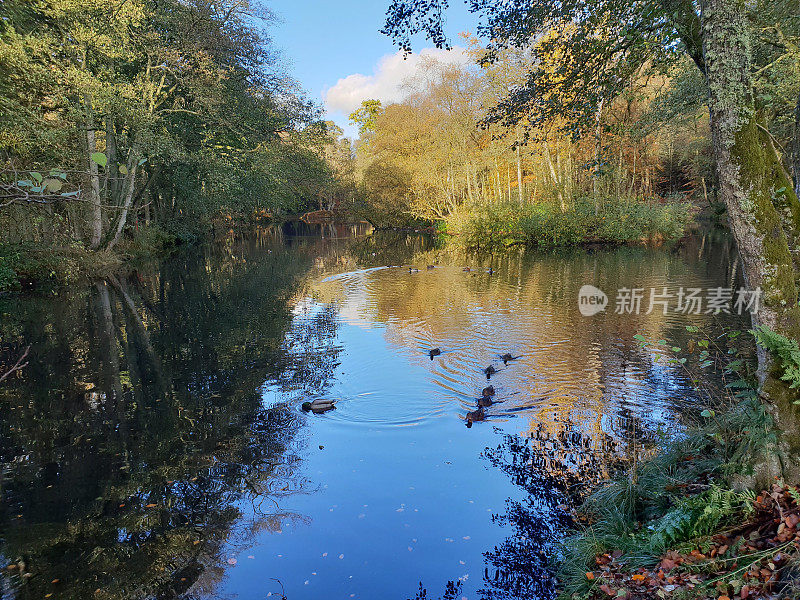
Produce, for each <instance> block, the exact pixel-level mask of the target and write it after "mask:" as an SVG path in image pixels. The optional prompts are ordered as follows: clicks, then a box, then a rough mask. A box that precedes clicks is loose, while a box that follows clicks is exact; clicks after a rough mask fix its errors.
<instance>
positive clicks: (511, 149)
mask: <svg viewBox="0 0 800 600" xmlns="http://www.w3.org/2000/svg"><path fill="white" fill-rule="evenodd" d="M469 43H470V54H471V56H472V58H473V59H474V64H471V65H466V66H459V65H452V64H443V63H438V62H435V61H429V62H427V63H425V64H424V65H423V68H422V70H421V71H420V73H419V74H418V75H417V76H416V77H415V78H413V79H411V80H409V81H407V82H406V86H407V87H408V89H409V90H411V91H412V93H411V94H410V95H409V96H408V98H407V99H406V100H404V101H403V102H400V103H396V104H390V105H388V106H385V107H382V106H379V105H376V104H370V106H369V107H368V106H367V103H366V102H365V104H364V105H363V106H362V108H361V109H359V111H356V112H355V113H353V115H352V119H353V121H354V122H356V123H366V122H367V121H366V118H367V115H369V117H368V125H367V126H365V127H363V128H362V140H361V142H360V151H359V153H358V155H357V159H356V162H357V164H358V169H357V172H358V173H359V176H360V178H361V180H362V182H363V185H364V186H365V188H368V189H369V190H371V191H369V192H368V193H367V194H366V197H367V202H368V203H371V204H372V205H373V206H372V208H373V209H374V210H373V212H375V211H377V212H380V206H381V205H385V206H387V207H388V206H391V208H390V210H391V212H392V213H393V214H394V215H395V216H394V217H393V218H392V221H395V222H396V221H397V217H398V215H399V214H402V212H403V211H404V212H405V213H406V215H407V218H410V217H414V218H423V219H428V220H432V219H433V220H435V219H444V218H446V217H448V215H450V214H452V213H454V212H455V211H458V210H459V209H460V207H463V206H473V207H475V206H478V205H481V204H487V203H512V204H515V205H526V204H530V203H540V202H551V203H553V204H554V205H555V206H556V210H560V211H561V212H566V211H568V210H571V208H572V207H573V206H574V204H575V201H576V200H578V199H580V198H588V197H592V198H593V201H594V202H595V209H596V211H598V210H600V209H601V208H602V206H603V204H604V203H606V202H608V201H609V200H610V199H612V198H615V197H623V196H624V197H626V198H637V197H638V198H652V197H654V196H662V197H683V196H684V195H686V194H690V193H692V192H693V191H698V192H701V191H702V189H703V185H704V184H705V182H706V181H708V180H709V179H710V173H709V172H708V171H707V164H708V160H707V154H708V152H709V149H710V142H709V139H708V118H707V117H704V116H703V114H702V112H701V108H702V107H701V105H700V104H698V103H692V102H690V103H686V104H684V105H680V106H675V105H677V104H678V100H677V99H676V98H675V97H674V96H675V91H674V90H676V89H677V88H678V85H679V84H680V81H681V79H680V77H681V74H682V73H683V72H684V71H685V66H683V67H680V68H677V69H676V70H675V71H674V72H673V73H672V74H671V75H669V76H667V75H663V74H661V75H658V74H653V75H649V76H648V75H644V74H643V75H641V76H637V77H636V78H634V79H632V80H631V81H629V82H628V85H627V88H626V89H625V91H624V93H623V94H622V95H620V96H619V97H618V98H615V99H613V100H612V99H609V100H608V101H607V102H605V103H604V104H603V106H602V107H601V108H600V109H599V110H598V111H597V113H596V114H595V116H594V123H593V124H592V127H591V129H590V130H589V131H588V132H586V134H584V135H578V136H571V135H569V134H568V132H565V130H567V129H568V128H569V127H572V126H574V124H575V121H574V120H572V121H570V120H569V118H568V115H560V116H556V115H555V114H553V115H552V116H551V117H550V118H549V119H548V120H539V121H536V122H534V120H532V119H521V120H520V121H518V122H510V121H509V122H508V123H506V122H501V121H497V120H494V119H493V118H492V116H491V113H490V110H491V109H492V108H493V107H496V106H497V105H498V103H499V102H502V101H503V99H504V98H506V97H507V95H508V94H509V93H510V91H512V90H515V89H517V88H519V86H521V85H524V82H525V76H526V67H525V65H526V64H527V62H526V61H528V60H530V57H529V55H530V52H531V51H530V50H519V51H517V50H512V49H508V50H504V51H503V52H502V53H501V55H499V56H498V57H497V60H496V61H493V62H492V61H490V60H489V59H488V56H489V55H488V53H487V50H486V49H484V48H481V47H480V46H479V45H478V44H477V42H476V41H475V40H469ZM369 102H372V101H369ZM665 104H668V105H670V106H673V107H674V110H673V111H672V112H669V113H667V111H665V110H664V105H665ZM370 108H372V110H371V112H368V111H369V110H370ZM390 172H391V173H392V174H393V178H394V179H395V180H397V181H398V185H396V187H395V188H394V191H395V194H394V197H391V199H390V196H392V189H391V187H389V186H386V185H384V182H385V181H386V177H387V174H388V173H390ZM400 180H402V182H400ZM708 183H709V185H710V183H711V182H710V181H708ZM378 189H380V192H379V196H380V200H379V199H378V197H377V196H375V193H378V192H377V190H378ZM398 211H400V213H398Z"/></svg>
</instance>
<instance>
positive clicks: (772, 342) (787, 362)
mask: <svg viewBox="0 0 800 600" xmlns="http://www.w3.org/2000/svg"><path fill="white" fill-rule="evenodd" d="M751 333H752V334H753V335H754V336H755V338H756V341H757V342H758V344H759V345H761V346H762V347H764V348H765V349H766V350H768V351H769V353H770V354H771V355H772V356H773V357H774V358H775V360H776V361H777V363H778V365H779V367H780V370H781V371H782V373H781V379H782V380H783V381H786V382H788V383H789V387H790V388H800V346H798V345H797V340H790V339H789V338H787V337H784V336H782V335H781V334H779V333H776V332H774V331H772V330H771V329H770V328H769V327H767V326H766V325H759V326H757V327H755V328H754V329H753V330H752V331H751Z"/></svg>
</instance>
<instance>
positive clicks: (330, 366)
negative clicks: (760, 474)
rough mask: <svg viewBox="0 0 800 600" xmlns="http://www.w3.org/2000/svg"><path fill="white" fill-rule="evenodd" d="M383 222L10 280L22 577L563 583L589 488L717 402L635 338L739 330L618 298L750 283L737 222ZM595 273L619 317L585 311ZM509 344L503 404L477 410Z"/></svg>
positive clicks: (10, 431)
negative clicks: (436, 235) (56, 285)
mask: <svg viewBox="0 0 800 600" xmlns="http://www.w3.org/2000/svg"><path fill="white" fill-rule="evenodd" d="M363 233H364V231H363V229H362V228H360V227H345V226H336V227H326V228H324V229H317V230H313V229H306V228H302V227H298V226H295V225H293V226H285V227H284V228H274V229H268V230H262V231H260V232H258V233H256V234H253V235H249V236H246V237H245V238H244V239H237V238H228V239H225V240H220V241H218V242H217V243H215V244H212V245H208V246H206V247H203V248H196V249H190V250H187V251H184V252H182V253H179V254H177V255H176V256H174V257H172V258H171V259H170V260H168V261H166V262H165V263H163V264H159V265H152V266H149V267H143V268H141V269H140V270H139V271H137V272H135V273H133V274H131V275H130V276H127V277H121V278H112V279H110V280H106V281H97V282H92V283H90V284H87V285H86V286H82V287H80V289H74V290H72V292H71V293H68V294H64V295H62V296H59V297H52V298H51V297H42V296H39V297H6V298H3V299H0V314H1V317H0V318H1V319H2V321H1V322H0V334H1V335H2V342H3V346H2V351H3V352H6V353H12V352H14V351H15V349H16V348H18V347H19V345H20V344H22V343H25V344H31V346H32V355H31V361H30V365H29V366H28V368H27V369H26V370H25V371H24V373H23V374H22V376H21V377H19V378H14V379H13V380H11V381H10V382H8V384H7V385H4V386H1V387H0V462H2V481H1V482H0V483H1V484H2V488H1V491H2V500H3V502H2V507H1V508H0V528H1V529H0V531H1V532H2V538H0V561H2V563H3V565H8V564H11V565H12V568H11V569H10V570H9V569H6V570H5V571H4V572H3V574H2V575H0V586H2V587H0V590H1V591H2V594H1V595H2V597H9V598H43V597H52V598H74V599H78V598H98V599H106V598H107V599H121V598H174V597H189V598H198V599H205V598H265V597H269V596H272V597H281V595H285V596H286V597H287V598H290V599H291V600H300V599H304V598H305V599H311V598H323V597H324V598H365V599H374V598H414V597H415V596H416V595H417V593H418V588H419V585H420V582H422V585H423V586H424V587H425V588H426V589H428V593H429V597H438V596H439V595H441V594H442V593H443V592H444V591H445V588H446V586H447V584H448V582H451V584H450V585H451V590H452V594H451V595H453V596H454V597H458V598H462V597H464V598H469V599H478V598H482V599H489V598H551V597H553V590H554V582H553V579H552V572H551V565H550V564H549V560H550V559H549V558H548V552H549V551H550V549H551V547H552V543H553V542H555V541H557V540H558V539H560V537H561V535H562V534H563V529H564V527H565V526H566V524H567V523H568V521H569V515H568V512H567V511H566V510H565V504H566V502H567V500H568V499H567V498H566V496H565V490H572V491H574V490H576V489H580V488H581V486H584V485H587V484H592V483H594V482H597V481H599V480H601V479H602V478H603V477H605V476H607V475H608V473H609V472H611V471H613V470H614V469H616V468H618V467H619V466H620V465H624V464H625V463H627V462H629V461H630V460H632V459H633V458H638V457H641V456H642V455H644V454H645V453H646V452H647V451H648V449H649V448H651V447H652V445H653V444H654V442H656V441H657V440H658V439H659V438H660V437H663V436H664V435H670V434H673V433H674V432H676V431H679V430H680V428H681V427H682V424H683V423H684V421H685V417H686V416H687V415H691V414H696V413H697V412H699V410H701V409H702V407H703V406H704V402H705V401H704V400H703V399H702V398H700V397H698V395H697V394H696V393H695V392H693V391H692V389H691V387H690V385H689V383H688V381H687V379H686V378H685V377H684V376H683V375H682V373H681V372H679V371H676V370H675V369H674V368H673V367H671V366H669V365H665V364H662V363H659V362H657V361H655V360H654V359H653V356H652V355H651V354H650V353H649V352H647V351H645V350H642V349H641V348H640V346H639V344H638V343H637V342H636V341H635V340H634V339H633V336H634V335H635V334H642V335H645V336H646V337H648V338H652V339H667V340H670V341H672V342H674V343H678V344H682V343H683V342H684V341H685V340H686V336H687V332H686V328H685V327H686V325H687V324H696V325H699V326H702V327H708V328H712V329H713V328H715V327H718V326H720V325H722V324H727V325H734V326H736V325H741V324H742V321H741V319H739V318H737V317H735V316H731V317H728V316H725V315H721V316H714V315H705V314H703V315H697V316H687V315H683V314H678V313H671V314H668V315H666V316H665V315H663V314H661V311H660V310H655V311H653V312H651V313H650V314H644V313H645V312H646V306H645V307H644V308H643V310H642V314H638V315H636V314H623V315H617V314H614V313H613V302H614V295H615V294H616V290H617V289H618V288H623V287H628V288H632V287H641V288H650V287H656V288H661V287H664V286H668V287H670V288H677V287H679V286H685V287H702V288H707V287H717V286H724V287H733V286H736V285H738V279H737V273H736V269H735V262H736V259H735V254H734V252H733V249H732V244H731V242H730V241H729V240H728V239H726V238H725V237H720V236H699V237H697V238H693V239H690V240H688V241H687V242H686V243H685V244H683V245H681V246H680V247H679V248H677V249H672V250H666V249H644V248H616V249H582V250H573V251H568V252H559V253H536V252H523V251H512V252H510V253H506V254H503V255H496V256H483V257H478V256H470V255H466V254H461V253H458V252H454V251H450V250H446V249H443V248H439V247H437V244H436V243H435V241H434V240H431V239H429V238H426V237H424V236H420V235H414V234H388V233H387V234H383V233H380V234H374V235H372V236H365V235H362V234H363ZM429 265H430V266H431V267H432V268H428V266H429ZM409 266H411V267H413V269H412V270H411V271H410V270H409ZM465 268H469V269H470V270H469V271H465V270H464V269H465ZM416 269H419V270H418V271H417V270H416ZM489 269H491V273H490V272H489ZM584 284H592V285H595V286H597V287H598V288H600V289H603V290H605V291H606V292H607V293H608V294H609V296H611V302H612V306H611V308H610V310H609V311H607V312H606V313H602V314H600V315H596V316H594V317H583V316H581V314H580V312H579V310H578V304H577V295H578V290H579V289H580V287H581V286H582V285H584ZM23 341H24V342H23ZM434 347H439V348H441V350H442V354H441V355H440V356H437V357H435V358H434V359H433V360H431V359H430V357H429V355H428V351H429V350H430V349H431V348H434ZM507 352H508V353H511V354H513V355H514V356H520V358H518V359H517V360H514V361H512V362H510V363H509V364H508V365H504V364H503V362H502V361H501V360H500V358H499V357H500V355H502V354H504V353H507ZM490 364H492V365H494V366H495V367H496V368H497V369H498V373H496V374H495V375H494V376H492V378H491V380H490V381H489V382H488V383H491V384H492V385H494V387H495V388H496V390H497V399H498V400H500V401H501V402H500V403H498V404H496V405H495V406H493V407H491V408H489V409H488V410H487V420H486V421H485V422H480V423H476V424H475V426H474V427H472V428H469V429H468V428H467V427H465V426H464V425H465V420H464V417H465V414H466V412H467V411H470V410H474V409H475V399H476V397H477V396H478V395H480V391H481V389H482V388H483V387H484V386H486V385H487V378H486V376H485V375H484V373H483V371H482V370H483V369H484V368H485V367H486V366H488V365H490ZM314 398H328V399H335V400H336V401H337V404H336V410H334V411H331V412H328V413H325V414H319V415H315V414H310V413H309V414H307V413H304V412H302V411H301V410H300V405H301V403H302V402H303V401H306V400H310V399H314ZM47 594H52V596H47Z"/></svg>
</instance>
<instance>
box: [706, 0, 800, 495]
mask: <svg viewBox="0 0 800 600" xmlns="http://www.w3.org/2000/svg"><path fill="white" fill-rule="evenodd" d="M701 19H702V31H703V36H702V38H703V59H704V63H705V73H706V78H707V82H708V90H709V110H710V114H711V134H712V143H713V146H714V156H715V158H716V163H717V174H718V176H719V185H720V190H719V193H720V197H721V198H722V200H723V201H724V202H725V206H726V207H727V210H728V219H729V222H730V227H731V229H732V231H733V234H734V237H735V238H736V243H737V245H738V248H739V254H740V255H741V259H742V264H743V268H744V278H745V283H746V285H747V286H748V287H749V288H751V289H755V288H757V287H760V288H761V289H762V290H763V303H762V306H761V309H760V310H759V312H758V313H757V314H756V315H754V317H753V320H754V325H758V324H761V325H766V326H768V327H770V328H771V329H773V330H774V331H776V332H778V333H780V334H782V335H785V336H787V337H790V338H794V339H800V307H798V304H797V301H798V290H797V285H796V279H795V277H796V272H795V268H794V264H793V260H792V253H791V250H790V246H794V240H795V239H796V236H797V233H798V229H799V228H798V227H797V225H798V221H797V218H796V216H797V214H796V207H797V206H798V199H797V195H796V194H795V191H794V186H793V185H792V182H791V180H790V179H789V177H788V175H787V173H786V171H785V169H784V168H783V165H782V163H781V161H780V158H779V157H778V155H777V153H776V151H775V148H774V146H773V144H772V142H771V140H770V138H769V134H768V133H767V132H766V130H765V129H764V128H763V127H762V126H761V125H760V123H759V116H758V111H757V109H756V106H755V102H754V97H753V85H752V79H751V67H752V50H751V38H750V36H751V35H752V34H751V29H750V27H749V23H748V20H747V14H746V6H745V0H703V1H702V13H701ZM759 362H760V369H759V373H760V379H761V387H762V394H763V396H764V398H765V399H766V400H767V403H768V406H769V408H770V410H771V412H772V413H773V416H774V417H775V419H776V422H777V425H778V428H779V432H780V441H779V446H780V448H779V449H778V452H777V457H778V458H779V459H780V460H781V462H782V465H780V466H782V467H783V468H782V469H781V471H782V474H783V475H785V476H787V477H792V478H793V479H795V480H796V479H798V477H797V476H798V475H800V435H799V434H800V414H798V413H799V411H798V410H797V408H798V407H796V406H794V405H793V404H792V401H793V400H794V399H796V398H797V394H796V392H795V391H793V390H790V389H789V388H788V387H787V386H786V385H785V384H784V383H783V382H782V381H781V380H780V378H779V377H778V376H777V373H776V372H775V369H774V365H773V364H772V361H771V358H770V357H769V356H767V355H766V353H762V355H761V356H759ZM778 467H779V465H778V463H775V462H772V463H771V464H764V465H760V468H761V472H760V473H759V474H758V475H759V477H758V478H759V479H761V480H762V481H761V482H760V483H762V484H763V483H766V482H767V481H765V480H767V479H769V478H770V477H771V476H772V475H776V474H780V473H778V472H777V471H778Z"/></svg>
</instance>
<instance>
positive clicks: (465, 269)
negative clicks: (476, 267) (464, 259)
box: [461, 267, 472, 273]
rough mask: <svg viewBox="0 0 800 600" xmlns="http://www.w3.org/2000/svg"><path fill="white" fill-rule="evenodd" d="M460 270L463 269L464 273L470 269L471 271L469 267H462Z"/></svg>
mask: <svg viewBox="0 0 800 600" xmlns="http://www.w3.org/2000/svg"><path fill="white" fill-rule="evenodd" d="M461 270H462V271H464V273H469V272H470V271H472V269H470V268H469V267H464V268H463V269H461Z"/></svg>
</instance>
